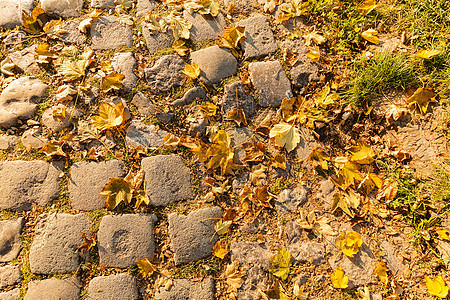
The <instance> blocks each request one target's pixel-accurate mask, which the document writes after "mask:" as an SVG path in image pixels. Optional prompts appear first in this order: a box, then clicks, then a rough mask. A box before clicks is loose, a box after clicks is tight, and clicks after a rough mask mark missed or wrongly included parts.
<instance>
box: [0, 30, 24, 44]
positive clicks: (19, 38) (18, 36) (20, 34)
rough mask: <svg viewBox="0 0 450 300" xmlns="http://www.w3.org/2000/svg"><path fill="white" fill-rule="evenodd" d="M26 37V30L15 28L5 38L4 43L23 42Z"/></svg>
mask: <svg viewBox="0 0 450 300" xmlns="http://www.w3.org/2000/svg"><path fill="white" fill-rule="evenodd" d="M26 39H27V34H26V33H25V32H24V31H22V30H13V31H11V32H10V33H9V34H8V35H7V36H6V37H5V38H4V39H3V43H4V44H5V45H16V44H20V43H22V42H23V41H25V40H26Z"/></svg>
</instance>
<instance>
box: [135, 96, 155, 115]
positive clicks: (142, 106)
mask: <svg viewBox="0 0 450 300" xmlns="http://www.w3.org/2000/svg"><path fill="white" fill-rule="evenodd" d="M131 104H133V105H135V106H136V108H137V110H138V112H139V113H140V114H141V115H143V116H145V117H149V116H153V115H155V114H156V112H157V108H156V106H155V104H153V102H152V101H151V100H150V99H148V98H147V97H145V95H144V94H142V93H141V92H138V93H136V95H134V97H133V100H131Z"/></svg>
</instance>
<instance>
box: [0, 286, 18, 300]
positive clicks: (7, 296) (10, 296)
mask: <svg viewBox="0 0 450 300" xmlns="http://www.w3.org/2000/svg"><path fill="white" fill-rule="evenodd" d="M19 298H20V289H19V288H15V289H12V290H10V291H8V292H3V293H0V300H19Z"/></svg>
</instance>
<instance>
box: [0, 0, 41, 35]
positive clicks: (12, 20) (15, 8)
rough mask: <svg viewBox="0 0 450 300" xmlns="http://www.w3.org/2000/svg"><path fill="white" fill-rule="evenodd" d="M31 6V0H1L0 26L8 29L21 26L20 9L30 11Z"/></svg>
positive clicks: (32, 5) (32, 2) (32, 3)
mask: <svg viewBox="0 0 450 300" xmlns="http://www.w3.org/2000/svg"><path fill="white" fill-rule="evenodd" d="M33 7H34V1H33V0H22V1H17V0H2V1H1V2H0V27H3V28H6V29H9V28H14V27H16V26H22V14H21V12H22V10H24V11H26V12H27V13H30V12H31V11H32V10H33Z"/></svg>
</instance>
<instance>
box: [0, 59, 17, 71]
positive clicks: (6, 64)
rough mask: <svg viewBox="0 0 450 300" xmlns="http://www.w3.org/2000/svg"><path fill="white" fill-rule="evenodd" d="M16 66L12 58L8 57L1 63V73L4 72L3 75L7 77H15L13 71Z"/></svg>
mask: <svg viewBox="0 0 450 300" xmlns="http://www.w3.org/2000/svg"><path fill="white" fill-rule="evenodd" d="M15 66H16V64H15V63H13V62H12V60H11V58H9V56H8V57H6V58H5V59H4V60H2V62H1V63H0V71H1V72H2V74H5V75H7V76H14V73H13V72H12V70H13V69H14V67H15Z"/></svg>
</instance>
